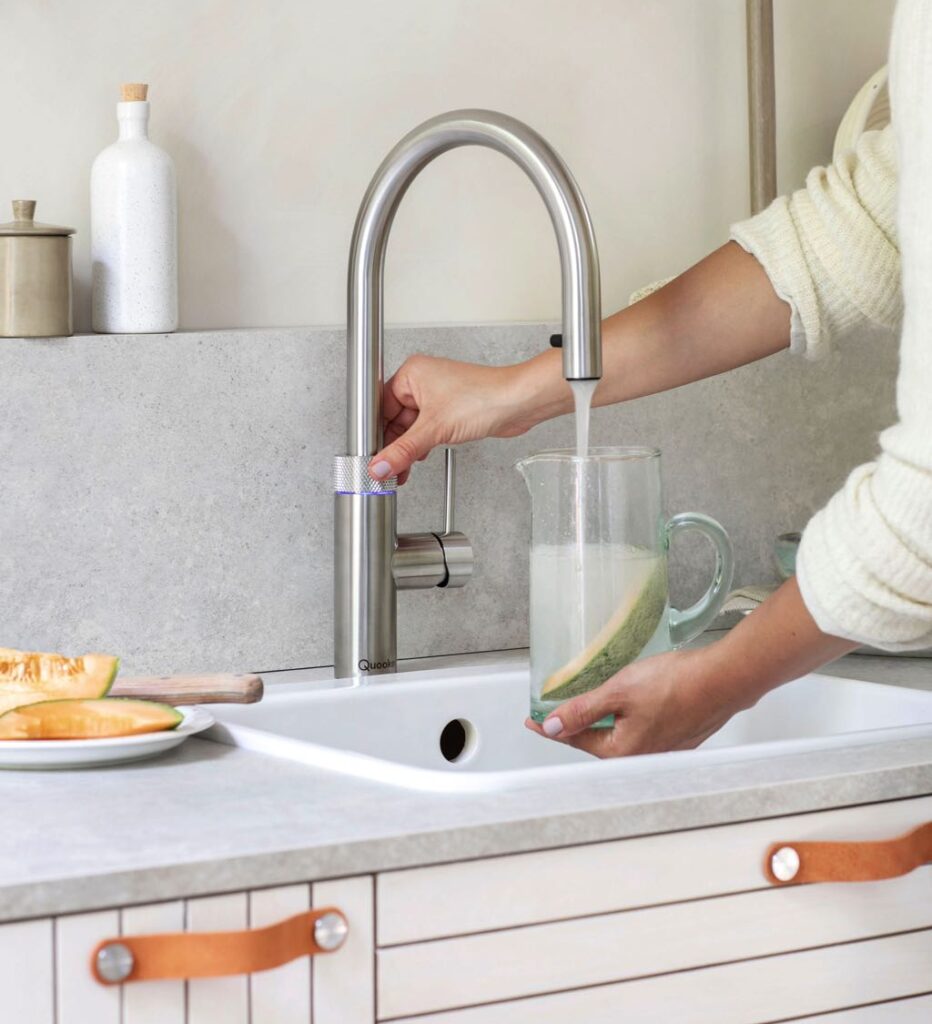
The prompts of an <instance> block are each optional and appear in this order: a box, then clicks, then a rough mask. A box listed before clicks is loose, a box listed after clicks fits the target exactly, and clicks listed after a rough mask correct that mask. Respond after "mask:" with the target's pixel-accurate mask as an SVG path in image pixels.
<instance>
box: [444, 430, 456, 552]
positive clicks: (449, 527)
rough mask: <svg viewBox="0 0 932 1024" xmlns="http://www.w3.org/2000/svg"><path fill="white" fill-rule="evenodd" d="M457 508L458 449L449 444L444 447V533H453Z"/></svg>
mask: <svg viewBox="0 0 932 1024" xmlns="http://www.w3.org/2000/svg"><path fill="white" fill-rule="evenodd" d="M455 508H456V451H455V450H454V449H453V448H452V447H450V446H449V445H445V446H444V449H443V533H444V535H446V534H449V533H453V531H454V530H455V526H454V525H453V517H454V513H455Z"/></svg>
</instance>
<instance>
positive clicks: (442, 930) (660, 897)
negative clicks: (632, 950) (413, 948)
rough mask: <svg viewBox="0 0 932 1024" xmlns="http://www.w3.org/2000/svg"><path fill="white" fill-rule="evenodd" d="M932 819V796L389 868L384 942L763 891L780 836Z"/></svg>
mask: <svg viewBox="0 0 932 1024" xmlns="http://www.w3.org/2000/svg"><path fill="white" fill-rule="evenodd" d="M929 820H932V797H918V798H914V799H909V800H900V801H895V802H891V803H882V804H873V805H865V806H860V807H851V808H845V809H843V810H838V811H821V812H818V813H814V814H800V815H794V816H792V817H784V818H771V819H767V820H763V821H753V822H747V823H744V824H740V825H721V826H716V827H714V828H706V829H696V830H693V831H690V832H675V833H669V834H666V835H659V836H646V837H643V838H639V839H621V840H617V841H612V842H605V843H593V844H587V845H585V846H574V847H567V848H562V849H557V850H548V851H544V852H541V853H529V854H517V855H513V856H505V857H491V858H486V859H483V860H475V861H466V862H462V863H458V864H443V865H438V866H435V867H427V868H413V869H408V870H403V871H393V872H386V873H384V874H381V875H379V877H378V893H377V907H378V942H379V945H381V946H387V945H395V944H400V943H405V942H419V941H422V940H424V939H434V938H440V937H443V936H451V935H464V934H469V933H471V932H480V931H488V930H491V929H496V928H509V927H514V926H516V925H525V924H532V923H535V922H539V921H548V920H549V921H552V920H557V919H560V918H571V917H583V916H585V915H587V914H597V913H603V912H605V911H613V910H625V909H629V908H632V907H644V906H650V905H652V904H657V903H671V902H676V901H679V900H692V899H700V898H705V897H708V896H719V895H723V894H726V893H735V892H743V891H747V890H750V889H759V888H762V887H764V886H765V885H767V882H766V880H765V879H764V875H763V872H762V862H763V856H764V851H765V850H766V849H767V847H768V846H769V844H770V843H772V842H774V841H776V840H784V839H793V840H799V841H802V840H806V839H883V838H888V837H889V836H891V835H896V834H897V833H899V832H902V831H905V830H906V829H908V828H911V827H913V826H914V825H917V824H919V823H921V822H924V821H929Z"/></svg>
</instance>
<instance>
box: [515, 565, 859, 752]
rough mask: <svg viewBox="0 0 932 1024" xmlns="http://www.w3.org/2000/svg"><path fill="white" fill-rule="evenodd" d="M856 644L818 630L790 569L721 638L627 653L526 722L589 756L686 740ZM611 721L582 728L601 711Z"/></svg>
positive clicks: (696, 740) (678, 745) (698, 738)
mask: <svg viewBox="0 0 932 1024" xmlns="http://www.w3.org/2000/svg"><path fill="white" fill-rule="evenodd" d="M855 647H857V644H856V643H855V642H854V641H852V640H845V639H843V638H840V637H837V636H831V635H830V634H828V633H823V632H822V631H821V630H820V629H819V627H818V626H817V625H816V623H815V620H814V619H813V618H812V616H811V615H810V614H809V611H808V610H807V608H806V605H805V603H804V602H803V599H802V595H801V594H800V592H799V585H798V584H797V582H796V579H795V577H794V578H793V579H790V580H787V581H786V583H784V584H783V586H782V587H780V589H779V590H778V591H776V593H774V594H772V595H771V596H770V597H769V598H768V599H767V600H766V601H765V602H764V603H763V604H762V605H761V606H760V607H759V608H757V609H755V611H753V612H752V613H751V614H750V615H748V616H747V618H745V619H743V620H742V621H741V622H739V623H738V625H737V626H735V628H734V629H732V630H731V631H730V632H729V633H726V634H725V636H724V637H723V638H722V639H721V640H716V641H715V643H711V644H708V645H707V646H706V647H699V648H696V649H695V650H684V651H670V652H669V653H667V654H658V655H655V656H654V657H653V658H645V659H644V660H643V661H635V662H632V664H630V665H628V666H626V667H625V668H623V669H622V670H621V671H620V672H618V673H617V674H616V675H614V676H612V678H611V679H609V680H607V681H606V682H604V683H603V684H602V685H601V686H599V687H597V688H596V689H595V690H591V691H590V692H589V693H584V694H582V696H580V697H574V698H573V699H572V700H568V701H566V702H565V703H564V704H561V705H560V706H559V707H558V708H557V709H556V710H555V711H553V712H551V714H549V715H548V716H547V718H546V719H545V720H544V723H543V726H540V725H538V724H537V723H536V722H532V721H531V720H530V719H528V721H527V722H526V723H525V724H526V725H527V727H528V728H529V729H531V730H532V731H534V732H536V733H539V734H540V735H541V736H548V737H550V738H551V739H556V740H559V741H560V742H561V743H568V744H570V746H573V747H578V748H579V749H580V750H586V751H588V752H589V753H590V754H595V756H596V757H622V756H626V755H628V754H655V753H658V752H659V751H662V750H688V749H690V748H691V747H697V746H699V744H700V743H702V742H703V741H704V740H706V739H708V737H709V736H711V735H712V733H714V732H717V731H718V730H719V729H721V727H722V726H723V725H724V724H725V723H726V722H727V721H728V719H729V718H731V716H732V715H734V714H736V713H737V712H738V711H743V710H744V709H745V708H750V707H753V706H754V705H755V704H756V703H757V702H758V701H759V700H760V698H761V697H763V696H764V694H765V693H767V692H768V691H769V690H773V689H775V688H776V687H777V686H781V685H782V684H783V683H788V682H789V681H790V680H792V679H798V678H799V677H800V676H804V675H805V674H806V673H807V672H812V671H813V670H814V669H816V668H818V667H819V666H821V665H825V664H826V663H827V662H829V661H832V660H834V659H835V658H839V657H841V655H843V654H847V653H848V651H851V650H853V649H854V648H855ZM612 714H613V715H614V716H615V725H614V727H613V728H611V729H591V728H589V727H590V726H591V725H592V724H593V723H594V722H598V721H599V719H600V718H604V717H605V716H606V715H612Z"/></svg>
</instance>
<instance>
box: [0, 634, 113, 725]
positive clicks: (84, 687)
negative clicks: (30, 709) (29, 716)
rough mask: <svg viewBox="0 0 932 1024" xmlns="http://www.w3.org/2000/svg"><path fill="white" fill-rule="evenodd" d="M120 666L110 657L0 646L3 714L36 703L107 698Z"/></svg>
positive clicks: (0, 681)
mask: <svg viewBox="0 0 932 1024" xmlns="http://www.w3.org/2000/svg"><path fill="white" fill-rule="evenodd" d="M119 667H120V659H119V658H114V657H112V656H111V655H109V654H85V655H83V656H82V657H80V658H66V657H65V656H64V655H61V654H43V653H41V652H38V651H15V650H13V649H12V648H9V647H0V715H2V714H3V713H4V712H5V711H9V710H10V709H11V708H18V707H22V706H23V705H24V704H35V703H36V702H37V701H45V700H61V699H64V698H69V697H105V696H106V695H107V694H108V693H109V692H110V687H111V686H112V685H113V680H114V679H115V678H116V674H117V671H118V670H119Z"/></svg>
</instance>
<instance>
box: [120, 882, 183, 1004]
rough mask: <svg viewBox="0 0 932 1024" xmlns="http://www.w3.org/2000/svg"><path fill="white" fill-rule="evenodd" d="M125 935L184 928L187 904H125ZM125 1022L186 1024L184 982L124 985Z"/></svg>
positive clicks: (137, 982) (179, 902)
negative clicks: (126, 905)
mask: <svg viewBox="0 0 932 1024" xmlns="http://www.w3.org/2000/svg"><path fill="white" fill-rule="evenodd" d="M122 917H123V927H122V933H123V934H124V935H154V934H158V933H159V932H183V931H184V903H182V902H181V901H180V900H176V901H175V902H172V903H153V904H150V905H148V906H141V907H126V908H125V909H124V910H123V913H122ZM123 1024H186V1022H185V992H184V982H183V981H134V982H132V984H129V985H126V986H124V991H123Z"/></svg>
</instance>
